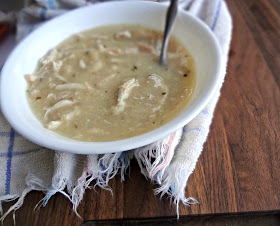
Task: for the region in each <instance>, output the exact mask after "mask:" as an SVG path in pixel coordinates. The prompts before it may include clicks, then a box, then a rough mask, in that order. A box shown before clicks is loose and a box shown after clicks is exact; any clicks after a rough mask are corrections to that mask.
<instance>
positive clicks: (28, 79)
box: [25, 75, 40, 82]
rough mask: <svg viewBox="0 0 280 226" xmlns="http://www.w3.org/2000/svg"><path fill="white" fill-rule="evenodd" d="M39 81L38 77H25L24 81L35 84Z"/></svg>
mask: <svg viewBox="0 0 280 226" xmlns="http://www.w3.org/2000/svg"><path fill="white" fill-rule="evenodd" d="M39 79H40V77H39V76H38V75H25V80H26V81H27V82H37V81H38V80H39Z"/></svg>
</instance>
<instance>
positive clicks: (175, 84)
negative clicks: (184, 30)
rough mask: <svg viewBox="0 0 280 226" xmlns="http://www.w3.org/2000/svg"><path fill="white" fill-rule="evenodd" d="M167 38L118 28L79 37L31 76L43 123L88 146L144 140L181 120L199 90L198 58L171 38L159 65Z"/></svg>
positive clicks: (35, 109)
mask: <svg viewBox="0 0 280 226" xmlns="http://www.w3.org/2000/svg"><path fill="white" fill-rule="evenodd" d="M161 44H162V33H161V32H159V31H156V30H151V29H149V28H145V27H142V26H136V25H111V26H104V27H98V28H94V29H91V30H87V31H84V32H81V33H77V34H75V35H73V36H71V37H69V38H68V39H66V40H65V41H63V42H62V43H61V44H59V45H58V46H57V47H55V48H54V49H51V50H50V51H49V52H48V53H47V54H46V55H45V56H44V57H42V58H41V59H40V60H39V62H38V66H37V69H36V71H35V72H34V73H33V74H29V75H26V76H25V78H26V80H27V81H28V83H29V85H28V90H27V97H28V100H29V103H30V106H31V108H32V110H33V112H34V114H35V115H36V117H37V118H38V119H39V120H40V121H41V122H42V123H43V125H44V126H45V127H46V128H47V129H50V130H52V131H54V132H56V133H58V134H61V135H63V136H66V137H69V138H72V139H76V140H81V141H96V142H98V141H100V142H102V141H113V140H120V139H124V138H129V137H133V136H137V135H140V134H143V133H146V132H148V131H151V130H153V129H155V128H158V127H160V126H162V125H163V124H165V123H167V122H168V121H170V120H172V119H173V118H174V117H176V116H177V115H178V114H179V113H180V112H181V111H182V110H183V109H184V108H185V107H186V105H187V103H188V102H189V100H190V98H191V95H192V91H193V89H194V86H195V70H194V63H193V59H192V57H191V56H190V54H189V53H188V52H187V50H186V49H185V47H184V46H182V44H180V43H179V42H178V41H177V40H176V39H175V38H174V37H171V39H170V42H169V47H168V53H167V65H166V66H160V65H159V64H158V61H159V55H160V49H161Z"/></svg>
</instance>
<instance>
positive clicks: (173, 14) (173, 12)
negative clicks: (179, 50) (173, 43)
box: [159, 0, 178, 66]
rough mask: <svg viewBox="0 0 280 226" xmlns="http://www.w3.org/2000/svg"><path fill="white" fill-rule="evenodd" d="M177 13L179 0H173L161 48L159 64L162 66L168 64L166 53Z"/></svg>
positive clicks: (167, 16)
mask: <svg viewBox="0 0 280 226" xmlns="http://www.w3.org/2000/svg"><path fill="white" fill-rule="evenodd" d="M177 11H178V0H171V2H170V6H169V8H168V10H167V15H166V21H165V29H164V36H163V42H162V47H161V53H160V59H159V63H160V65H162V66H164V65H165V64H166V51H167V47H168V42H169V38H170V34H171V28H172V25H173V23H174V20H175V18H176V14H177Z"/></svg>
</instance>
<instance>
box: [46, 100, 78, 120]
mask: <svg viewBox="0 0 280 226" xmlns="http://www.w3.org/2000/svg"><path fill="white" fill-rule="evenodd" d="M73 104H74V101H71V100H61V101H59V102H57V103H56V104H55V105H53V106H52V107H50V108H47V111H46V113H45V115H44V120H45V121H47V120H48V116H49V114H50V113H51V112H53V111H55V110H57V109H59V108H62V107H67V106H71V105H73Z"/></svg>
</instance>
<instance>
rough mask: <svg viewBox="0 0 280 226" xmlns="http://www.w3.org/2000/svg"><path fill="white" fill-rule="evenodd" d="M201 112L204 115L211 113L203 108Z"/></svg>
mask: <svg viewBox="0 0 280 226" xmlns="http://www.w3.org/2000/svg"><path fill="white" fill-rule="evenodd" d="M201 113H202V114H204V115H209V112H208V111H206V110H202V111H201Z"/></svg>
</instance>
